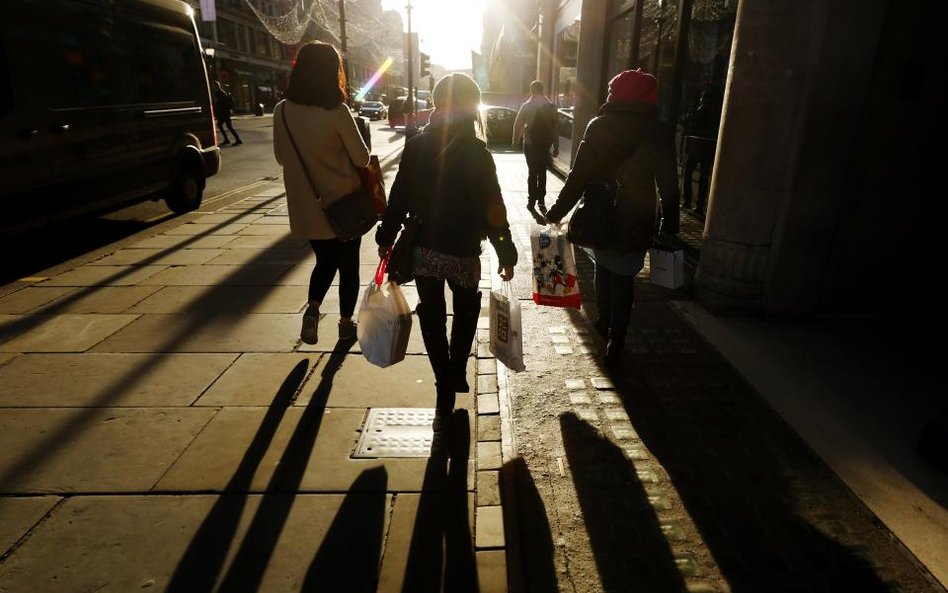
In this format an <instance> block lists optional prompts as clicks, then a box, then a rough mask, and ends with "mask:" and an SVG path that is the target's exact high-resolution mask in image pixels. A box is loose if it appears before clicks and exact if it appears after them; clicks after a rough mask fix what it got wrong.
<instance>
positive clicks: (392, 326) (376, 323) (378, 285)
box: [356, 259, 411, 368]
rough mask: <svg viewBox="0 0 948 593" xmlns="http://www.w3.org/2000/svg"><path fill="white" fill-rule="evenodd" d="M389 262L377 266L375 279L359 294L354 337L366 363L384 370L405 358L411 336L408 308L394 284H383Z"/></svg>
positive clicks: (381, 262)
mask: <svg viewBox="0 0 948 593" xmlns="http://www.w3.org/2000/svg"><path fill="white" fill-rule="evenodd" d="M387 263H388V260H385V259H383V260H382V261H380V262H379V266H378V268H376V270H375V279H374V280H373V281H372V282H371V283H369V285H368V286H367V287H366V288H365V292H364V293H363V294H362V304H361V305H360V306H359V325H358V328H357V329H356V336H357V337H358V339H359V347H361V348H362V355H363V356H365V358H366V360H368V361H369V362H371V363H372V364H374V365H376V366H380V367H382V368H385V367H387V366H391V365H393V364H395V363H396V362H399V361H400V360H402V359H404V358H405V351H406V350H408V337H409V336H410V335H411V307H409V306H408V301H406V300H405V295H404V294H402V291H401V289H400V288H399V287H398V285H397V284H395V283H394V282H385V283H383V282H382V278H384V276H385V267H386V264H387Z"/></svg>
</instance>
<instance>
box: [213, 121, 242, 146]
mask: <svg viewBox="0 0 948 593" xmlns="http://www.w3.org/2000/svg"><path fill="white" fill-rule="evenodd" d="M224 126H227V129H229V130H230V133H231V134H233V135H234V140H235V141H236V142H242V140H241V139H240V136H238V135H237V130H235V129H234V122H233V121H231V119H230V118H229V117H220V118H218V119H217V129H218V130H220V133H221V136H223V137H224V142H230V140H228V139H227V132H225V131H224Z"/></svg>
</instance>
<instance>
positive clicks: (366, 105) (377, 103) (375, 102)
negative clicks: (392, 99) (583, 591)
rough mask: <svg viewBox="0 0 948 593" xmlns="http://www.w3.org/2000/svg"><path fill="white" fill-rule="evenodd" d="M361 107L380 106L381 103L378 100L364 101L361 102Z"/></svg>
mask: <svg viewBox="0 0 948 593" xmlns="http://www.w3.org/2000/svg"><path fill="white" fill-rule="evenodd" d="M362 106H363V107H381V106H382V104H381V103H379V102H378V101H366V102H365V103H363V104H362Z"/></svg>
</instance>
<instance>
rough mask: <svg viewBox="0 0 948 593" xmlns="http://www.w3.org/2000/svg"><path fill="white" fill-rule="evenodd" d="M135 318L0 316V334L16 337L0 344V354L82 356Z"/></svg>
mask: <svg viewBox="0 0 948 593" xmlns="http://www.w3.org/2000/svg"><path fill="white" fill-rule="evenodd" d="M136 318H137V316H136V315H71V314H67V315H56V316H47V315H33V316H29V317H27V316H22V315H0V332H3V333H5V332H6V331H7V330H8V329H15V330H18V331H17V332H16V333H18V334H19V335H18V336H16V337H14V338H12V339H10V340H8V341H6V342H4V343H3V344H0V351H3V352H84V351H86V350H88V349H89V348H91V347H93V346H95V345H96V344H98V343H99V342H101V341H102V340H104V339H105V338H107V337H108V336H110V335H112V334H114V333H115V332H117V331H119V330H120V329H122V328H123V327H125V326H127V325H128V324H130V323H132V322H133V321H135V319H136ZM2 339H3V336H2V335H0V340H2Z"/></svg>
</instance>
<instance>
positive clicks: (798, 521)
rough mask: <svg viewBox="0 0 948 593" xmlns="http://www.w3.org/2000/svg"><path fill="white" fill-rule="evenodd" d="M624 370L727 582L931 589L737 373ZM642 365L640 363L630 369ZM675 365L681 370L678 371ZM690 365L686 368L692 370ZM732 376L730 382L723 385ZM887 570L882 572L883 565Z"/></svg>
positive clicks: (630, 406)
mask: <svg viewBox="0 0 948 593" xmlns="http://www.w3.org/2000/svg"><path fill="white" fill-rule="evenodd" d="M694 371H695V370H694V369H683V368H675V367H652V368H646V369H644V371H643V370H638V372H639V373H644V375H645V377H647V378H646V380H645V383H646V385H648V386H647V387H645V386H643V385H642V383H638V382H635V381H633V383H635V385H636V386H635V387H633V388H630V387H629V383H628V382H626V381H627V380H628V377H618V378H616V379H617V382H618V383H619V384H620V385H623V384H624V385H625V387H622V388H620V390H621V392H622V399H623V401H624V404H625V407H626V410H627V411H628V414H629V417H630V418H631V419H632V423H633V425H634V426H635V430H636V431H637V432H638V434H639V436H640V437H641V439H642V441H643V442H644V443H645V445H646V446H647V447H648V449H649V451H650V452H651V453H652V454H653V455H654V456H655V458H656V459H657V460H658V461H659V462H660V463H661V465H662V467H663V468H664V470H665V471H666V472H667V473H668V476H669V478H670V479H671V482H672V484H673V485H674V488H675V492H676V493H677V496H678V497H679V498H680V499H681V501H682V502H683V503H684V505H685V507H686V508H687V513H688V515H689V517H690V519H691V521H693V522H694V524H695V526H696V527H697V529H698V531H699V532H700V534H701V537H702V539H703V541H704V544H705V545H706V546H707V547H708V549H709V551H710V552H711V554H712V555H713V557H714V561H715V562H716V564H717V565H718V567H719V569H720V571H721V573H722V575H723V576H724V578H725V579H726V580H727V582H728V583H729V585H730V588H731V591H733V592H735V593H741V592H748V593H750V592H757V591H760V590H761V587H762V586H764V584H766V585H767V586H766V588H767V590H770V591H787V592H789V591H793V592H798V593H811V592H816V591H819V592H825V593H829V592H833V593H848V592H851V591H860V592H876V591H878V592H887V591H892V590H893V588H892V587H890V586H889V584H887V583H886V582H884V581H887V580H888V581H897V582H899V583H900V584H901V585H902V586H903V587H906V589H905V590H909V591H927V590H935V589H929V586H930V585H929V584H926V577H925V576H924V571H923V570H921V569H920V568H919V567H918V566H917V564H916V563H915V561H914V559H910V558H909V556H908V554H906V553H905V552H904V550H902V549H901V547H900V546H899V545H898V544H897V543H895V542H894V541H893V538H891V536H890V535H889V534H888V533H887V532H886V531H885V530H884V529H880V527H882V526H881V523H879V522H878V520H877V519H876V518H875V517H874V516H873V515H872V514H871V513H869V512H868V510H866V509H865V508H864V507H863V505H862V503H861V502H860V501H859V500H858V499H856V498H855V496H854V495H853V494H852V493H851V492H850V491H849V490H848V489H846V487H845V486H844V485H843V484H842V483H840V482H839V480H838V478H837V477H836V476H835V475H834V474H832V472H831V471H830V470H829V469H828V468H827V467H826V466H825V465H823V464H822V462H821V461H819V459H817V458H816V456H815V455H814V454H813V453H812V452H811V451H810V450H809V449H807V448H806V446H805V444H804V443H802V441H800V440H799V437H797V436H796V434H794V433H793V432H792V430H791V429H790V428H789V427H787V426H786V425H785V424H784V423H783V421H782V419H780V418H779V417H778V416H777V415H776V413H774V412H773V411H772V410H770V409H768V408H767V407H766V404H765V403H764V402H762V401H760V400H759V397H758V396H757V395H756V393H753V392H752V391H751V390H750V389H749V388H747V387H743V386H742V385H741V381H740V380H739V378H738V377H737V376H736V373H733V372H732V373H721V374H719V375H718V379H717V380H719V381H721V383H716V384H714V386H713V387H709V386H708V385H703V386H700V387H695V386H683V385H687V384H688V382H689V381H694V380H695V379H694ZM633 372H635V371H633ZM676 375H677V376H676ZM689 375H690V376H689ZM727 383H731V385H729V386H728V387H725V385H726V384H727ZM882 575H884V576H882Z"/></svg>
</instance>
